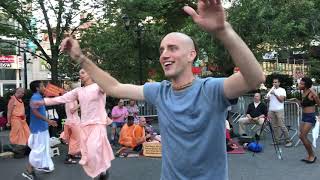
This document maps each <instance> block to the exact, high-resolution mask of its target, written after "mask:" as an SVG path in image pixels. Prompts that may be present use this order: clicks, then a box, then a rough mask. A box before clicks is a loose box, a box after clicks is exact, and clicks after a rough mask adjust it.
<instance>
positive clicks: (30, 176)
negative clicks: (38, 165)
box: [21, 171, 35, 180]
mask: <svg viewBox="0 0 320 180" xmlns="http://www.w3.org/2000/svg"><path fill="white" fill-rule="evenodd" d="M21 175H22V176H23V177H25V178H26V179H29V180H35V174H34V172H32V173H29V172H28V171H25V172H23V173H22V174H21Z"/></svg>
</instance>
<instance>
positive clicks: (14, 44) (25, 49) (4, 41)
mask: <svg viewBox="0 0 320 180" xmlns="http://www.w3.org/2000/svg"><path fill="white" fill-rule="evenodd" d="M0 41H2V42H3V43H7V44H9V45H11V46H15V47H18V48H19V49H22V50H24V51H26V52H28V53H30V54H32V55H33V56H37V57H39V58H41V59H43V60H45V61H47V59H46V58H45V57H43V56H40V55H38V54H36V53H34V52H32V51H29V50H28V49H27V48H24V47H21V46H19V45H17V44H16V43H11V42H9V41H6V40H3V39H1V38H0ZM48 63H49V62H48Z"/></svg>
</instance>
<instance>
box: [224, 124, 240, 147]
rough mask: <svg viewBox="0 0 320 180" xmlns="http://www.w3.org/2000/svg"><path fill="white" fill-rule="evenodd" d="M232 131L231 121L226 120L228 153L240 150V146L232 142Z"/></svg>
mask: <svg viewBox="0 0 320 180" xmlns="http://www.w3.org/2000/svg"><path fill="white" fill-rule="evenodd" d="M230 130H231V128H230V124H229V121H228V120H226V145H227V152H229V151H232V150H234V149H237V148H238V146H237V145H236V144H234V143H233V142H232V139H231V135H230Z"/></svg>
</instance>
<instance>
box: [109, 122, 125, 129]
mask: <svg viewBox="0 0 320 180" xmlns="http://www.w3.org/2000/svg"><path fill="white" fill-rule="evenodd" d="M124 123H125V122H112V127H113V128H122V126H123V125H124Z"/></svg>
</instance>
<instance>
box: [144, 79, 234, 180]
mask: <svg viewBox="0 0 320 180" xmlns="http://www.w3.org/2000/svg"><path fill="white" fill-rule="evenodd" d="M223 81H224V79H223V78H206V79H199V78H197V79H196V80H195V81H194V82H193V85H192V86H191V87H188V88H186V89H184V90H182V91H174V90H173V89H172V88H171V82H169V81H162V82H161V83H146V84H145V85H144V97H145V99H146V101H147V102H148V103H151V104H153V105H155V106H156V107H157V111H158V118H159V126H160V133H161V143H162V169H161V179H162V180H177V179H179V180H190V179H192V180H207V179H210V180H227V179H228V166H227V155H226V136H225V133H226V132H225V131H226V130H225V120H226V111H227V107H228V106H229V105H230V102H229V100H228V99H227V98H226V97H225V96H224V91H223Z"/></svg>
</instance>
